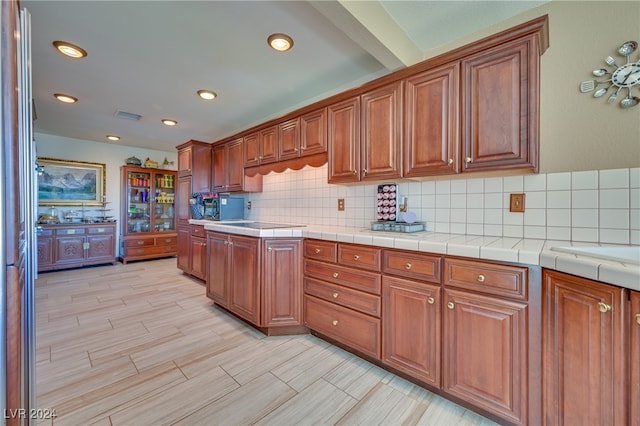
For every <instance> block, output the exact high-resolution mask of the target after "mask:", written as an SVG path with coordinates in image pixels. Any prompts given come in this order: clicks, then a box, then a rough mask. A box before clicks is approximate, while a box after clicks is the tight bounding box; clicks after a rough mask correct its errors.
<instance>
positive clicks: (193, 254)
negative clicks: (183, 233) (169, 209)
mask: <svg viewBox="0 0 640 426" xmlns="http://www.w3.org/2000/svg"><path fill="white" fill-rule="evenodd" d="M192 226H193V225H192ZM203 231H204V227H203ZM190 243H191V244H190V248H189V253H190V254H189V262H190V264H189V269H190V270H191V275H193V276H194V277H196V278H200V279H201V280H203V281H204V280H206V279H207V239H206V238H204V237H199V236H195V235H191V240H190Z"/></svg>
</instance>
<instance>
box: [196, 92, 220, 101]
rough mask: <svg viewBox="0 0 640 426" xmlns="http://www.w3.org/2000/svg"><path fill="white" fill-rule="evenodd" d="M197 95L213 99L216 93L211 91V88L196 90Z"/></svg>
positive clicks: (208, 99)
mask: <svg viewBox="0 0 640 426" xmlns="http://www.w3.org/2000/svg"><path fill="white" fill-rule="evenodd" d="M198 96H200V97H201V98H202V99H206V100H207V101H210V100H212V99H215V98H216V96H218V94H217V93H216V92H212V91H211V90H198Z"/></svg>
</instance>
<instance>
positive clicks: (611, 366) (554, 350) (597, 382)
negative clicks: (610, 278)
mask: <svg viewBox="0 0 640 426" xmlns="http://www.w3.org/2000/svg"><path fill="white" fill-rule="evenodd" d="M542 291H543V293H542V297H543V305H542V321H543V323H542V324H543V335H542V346H543V358H542V362H543V378H542V381H543V392H542V394H543V411H544V414H543V416H544V417H543V418H544V422H545V423H546V424H548V425H574V424H575V425H578V424H593V425H605V424H607V425H609V424H610V425H624V424H627V423H628V422H627V417H626V410H625V405H626V404H625V403H626V401H627V397H628V396H627V393H626V380H627V378H628V376H629V375H628V374H627V372H625V353H624V351H625V345H624V343H623V337H622V330H623V329H624V328H625V327H626V324H625V318H624V317H625V316H624V305H625V301H624V290H623V289H621V288H619V287H614V286H610V285H605V284H601V283H597V282H594V281H590V280H586V279H583V278H578V277H574V276H571V275H567V274H562V273H559V272H554V271H547V270H545V271H544V275H543V290H542ZM635 361H636V364H637V359H636V360H635Z"/></svg>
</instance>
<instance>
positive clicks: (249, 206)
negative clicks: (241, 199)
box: [247, 201, 251, 210]
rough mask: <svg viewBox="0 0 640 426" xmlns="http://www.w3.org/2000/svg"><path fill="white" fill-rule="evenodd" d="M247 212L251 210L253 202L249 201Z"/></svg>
mask: <svg viewBox="0 0 640 426" xmlns="http://www.w3.org/2000/svg"><path fill="white" fill-rule="evenodd" d="M247 210H251V201H247Z"/></svg>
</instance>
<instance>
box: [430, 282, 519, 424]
mask: <svg viewBox="0 0 640 426" xmlns="http://www.w3.org/2000/svg"><path fill="white" fill-rule="evenodd" d="M443 304H444V309H443V318H442V321H443V331H442V333H443V335H444V338H443V348H442V357H443V377H442V389H443V390H444V391H445V392H447V393H449V394H451V395H453V396H455V397H457V398H460V399H462V400H464V401H467V402H470V403H472V404H473V405H475V406H477V407H479V408H482V409H484V410H487V411H489V412H491V413H494V414H496V415H498V416H499V417H501V418H503V419H505V420H507V421H509V422H512V423H514V424H526V423H527V420H526V419H527V417H526V415H527V400H528V396H527V384H528V383H527V371H528V362H527V304H526V303H522V302H513V301H508V300H499V299H496V298H494V297H488V296H482V295H478V294H473V293H468V292H465V291H460V290H453V289H445V290H444V297H443Z"/></svg>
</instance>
